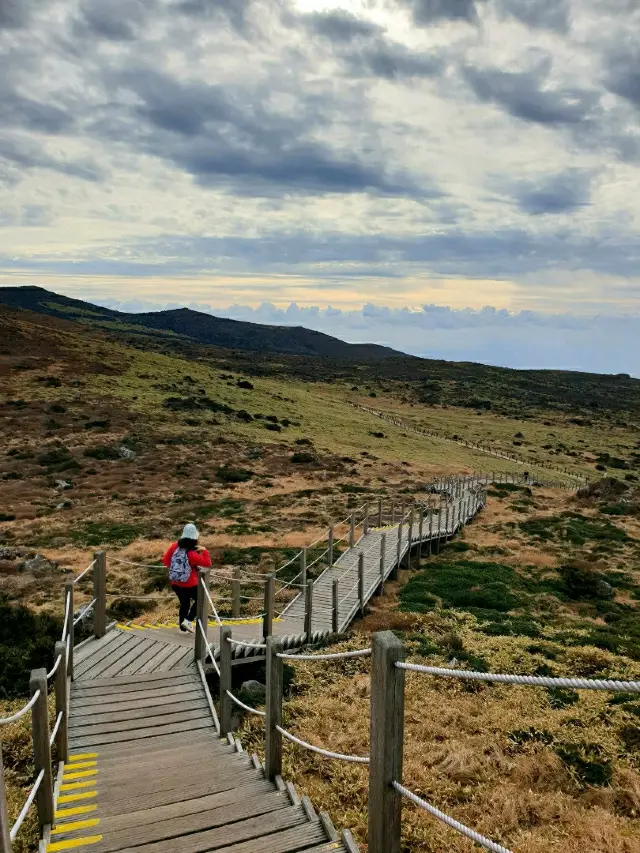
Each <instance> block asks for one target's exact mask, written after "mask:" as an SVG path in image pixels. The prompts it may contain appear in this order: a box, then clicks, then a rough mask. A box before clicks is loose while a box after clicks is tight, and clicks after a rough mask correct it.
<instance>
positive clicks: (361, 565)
mask: <svg viewBox="0 0 640 853" xmlns="http://www.w3.org/2000/svg"><path fill="white" fill-rule="evenodd" d="M358 601H359V603H360V616H364V554H363V552H362V551H360V553H359V554H358Z"/></svg>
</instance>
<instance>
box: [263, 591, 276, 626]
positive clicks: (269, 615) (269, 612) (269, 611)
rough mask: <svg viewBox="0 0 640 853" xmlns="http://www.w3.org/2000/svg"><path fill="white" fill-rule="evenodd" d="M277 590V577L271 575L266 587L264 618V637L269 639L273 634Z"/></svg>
mask: <svg viewBox="0 0 640 853" xmlns="http://www.w3.org/2000/svg"><path fill="white" fill-rule="evenodd" d="M275 588H276V577H275V575H269V576H268V577H267V580H266V583H265V585H264V617H263V619H262V637H263V639H265V640H266V639H267V637H270V636H271V635H272V634H273V610H274V606H273V605H274V598H275Z"/></svg>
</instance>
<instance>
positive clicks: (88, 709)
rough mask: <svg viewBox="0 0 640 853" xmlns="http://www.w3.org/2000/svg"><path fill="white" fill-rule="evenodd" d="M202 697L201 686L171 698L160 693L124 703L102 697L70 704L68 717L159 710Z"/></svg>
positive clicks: (169, 695) (164, 693)
mask: <svg viewBox="0 0 640 853" xmlns="http://www.w3.org/2000/svg"><path fill="white" fill-rule="evenodd" d="M201 697H202V685H200V686H199V687H198V688H197V689H196V688H195V687H194V688H193V689H192V690H188V691H186V692H184V693H179V694H177V695H176V696H172V695H171V694H170V693H166V692H162V693H161V695H160V696H151V697H148V698H147V699H145V698H144V697H142V698H138V699H127V700H125V701H119V702H111V701H110V700H109V699H108V697H104V700H103V701H102V702H87V703H86V704H85V703H84V702H83V703H82V704H81V705H76V706H75V707H74V704H73V702H72V704H71V711H70V712H69V717H70V718H72V717H86V716H91V715H93V714H96V713H105V714H106V713H110V712H111V711H114V712H120V711H127V710H129V711H130V710H134V709H145V710H146V709H151V710H153V709H154V708H160V707H162V706H163V705H174V704H175V703H177V702H180V703H183V702H185V703H186V702H196V701H197V700H198V699H200V698H201Z"/></svg>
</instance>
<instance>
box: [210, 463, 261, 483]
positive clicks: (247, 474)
mask: <svg viewBox="0 0 640 853" xmlns="http://www.w3.org/2000/svg"><path fill="white" fill-rule="evenodd" d="M252 477H253V471H249V470H248V469H247V468H228V467H227V466H224V467H222V468H218V470H217V471H216V479H218V480H220V481H221V482H223V483H246V482H247V481H248V480H250V479H251V478H252Z"/></svg>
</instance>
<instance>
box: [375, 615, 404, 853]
mask: <svg viewBox="0 0 640 853" xmlns="http://www.w3.org/2000/svg"><path fill="white" fill-rule="evenodd" d="M402 660H404V648H403V645H402V643H401V642H400V640H399V639H398V638H397V637H396V636H395V635H394V634H393V633H392V632H391V631H381V632H379V633H377V634H374V635H373V638H372V657H371V734H370V737H371V740H370V743H371V747H370V759H369V761H370V763H369V853H400V834H401V833H400V831H401V811H402V803H401V797H400V794H398V793H397V792H396V791H395V789H394V788H393V787H392V783H393V782H399V783H402V750H403V740H404V670H402V669H397V668H396V666H395V664H396V662H397V661H402Z"/></svg>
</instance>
